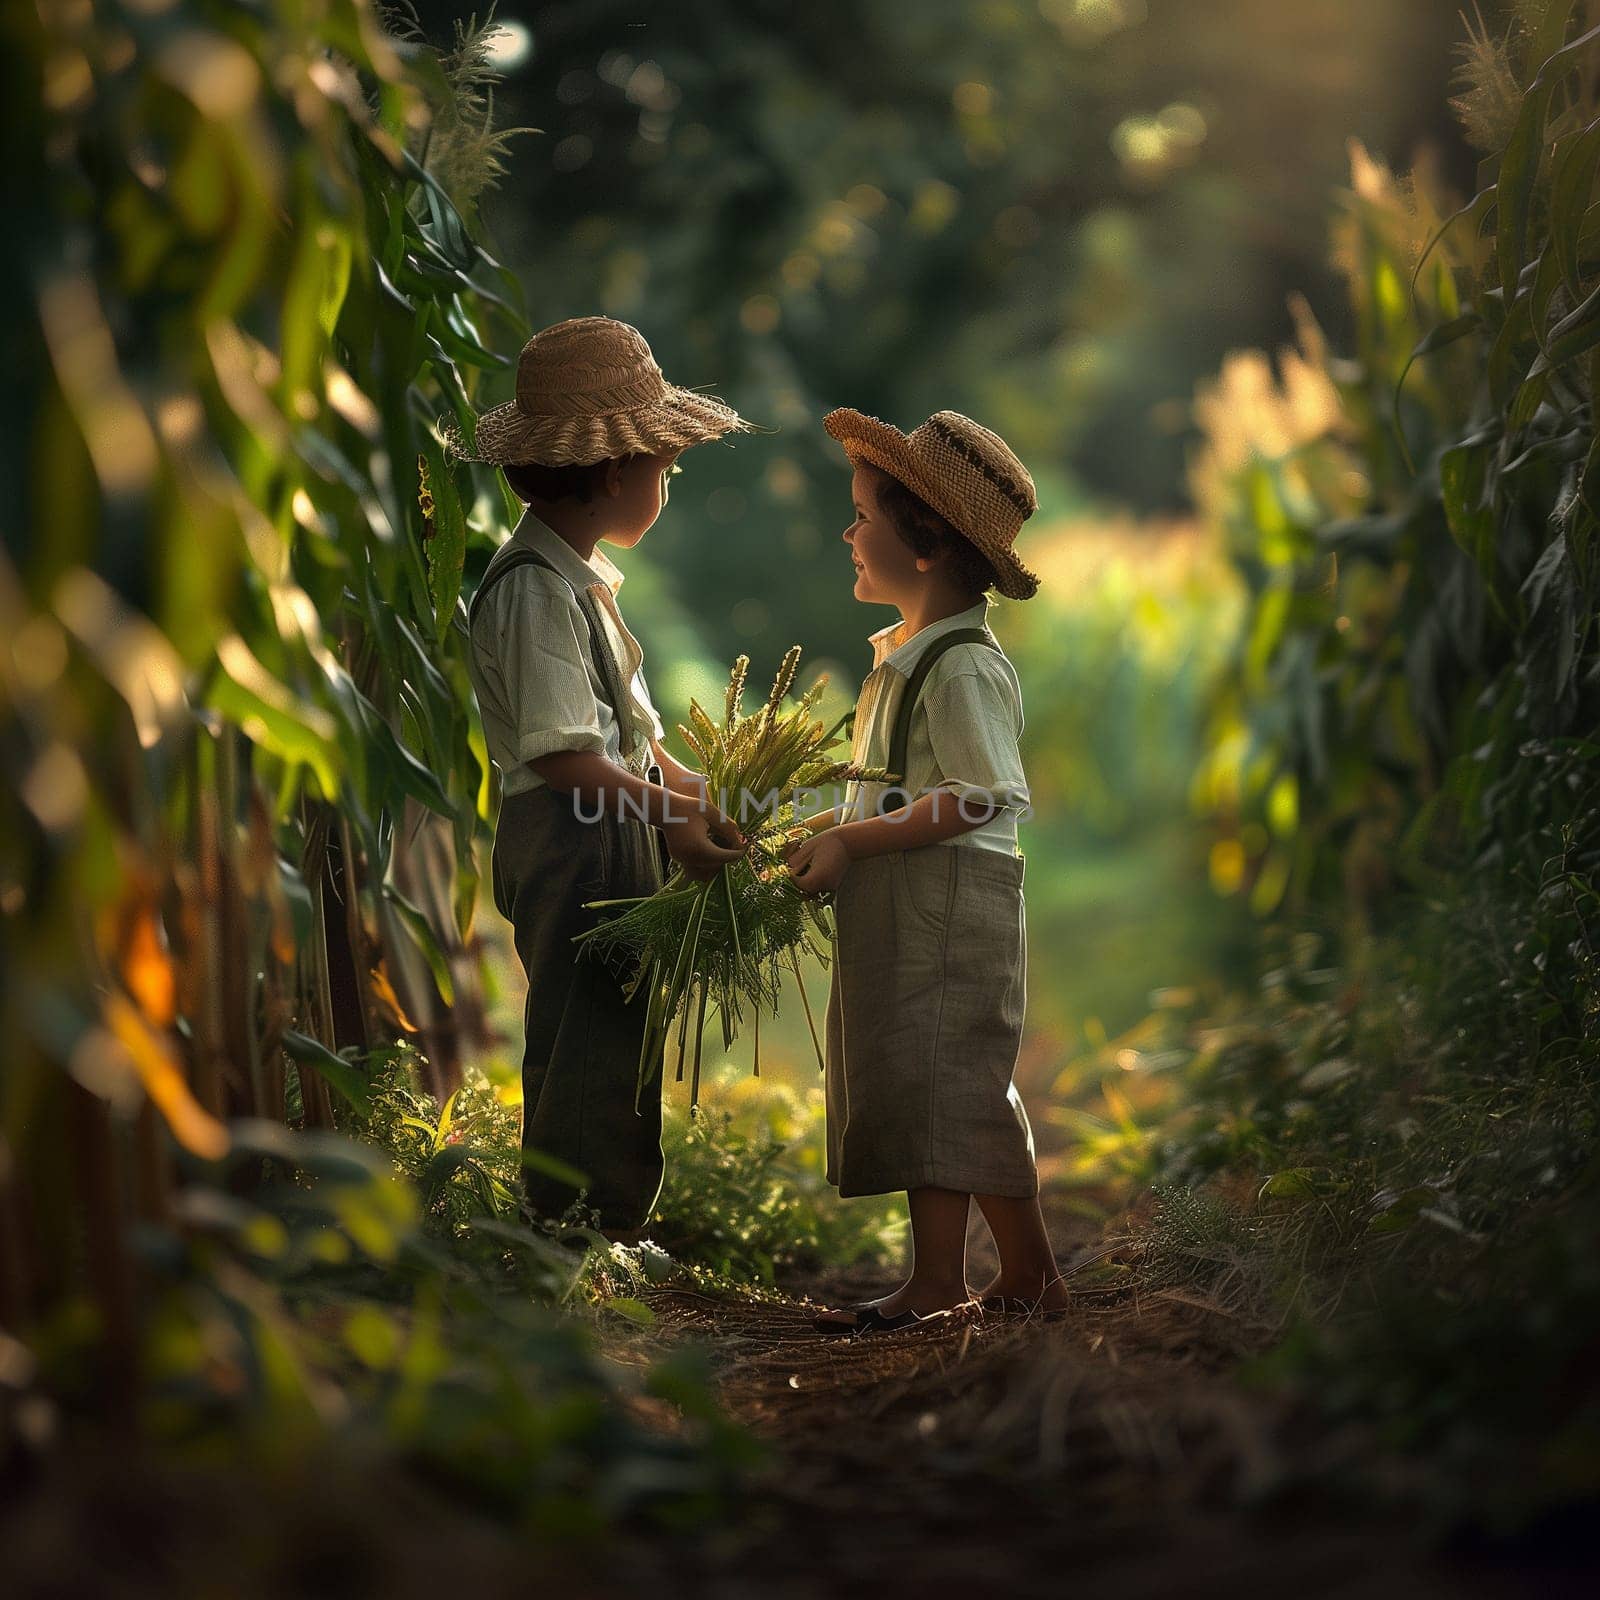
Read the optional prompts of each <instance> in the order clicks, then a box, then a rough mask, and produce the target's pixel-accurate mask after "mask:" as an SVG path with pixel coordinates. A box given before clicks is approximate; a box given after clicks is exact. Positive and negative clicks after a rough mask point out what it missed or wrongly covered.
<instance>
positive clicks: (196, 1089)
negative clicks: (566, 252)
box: [0, 0, 521, 1322]
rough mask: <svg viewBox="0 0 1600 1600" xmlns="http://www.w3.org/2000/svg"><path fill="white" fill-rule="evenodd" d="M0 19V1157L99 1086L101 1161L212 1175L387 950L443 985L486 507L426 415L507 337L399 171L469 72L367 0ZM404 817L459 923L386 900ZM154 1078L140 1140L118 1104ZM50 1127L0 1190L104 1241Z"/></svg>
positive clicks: (450, 227) (344, 1016)
mask: <svg viewBox="0 0 1600 1600" xmlns="http://www.w3.org/2000/svg"><path fill="white" fill-rule="evenodd" d="M8 33H9V34H10V35H11V36H12V42H13V43H14V45H15V52H14V54H15V59H16V62H17V64H18V66H19V68H20V70H21V71H22V74H23V78H24V82H23V84H22V86H21V91H20V92H19V93H18V94H17V95H15V96H13V97H11V99H10V100H9V102H8V107H7V115H8V117H10V118H11V119H13V120H14V121H16V122H17V123H18V124H19V125H20V127H21V129H22V132H23V133H24V135H25V136H24V137H22V138H19V139H18V140H17V141H16V142H15V148H16V149H17V150H18V151H19V160H21V163H22V169H21V171H20V174H19V179H20V196H19V204H20V205H21V207H22V209H21V211H19V213H18V221H19V228H20V232H21V235H22V237H24V238H25V239H26V244H25V246H24V247H23V250H22V252H20V253H19V255H20V256H23V257H25V258H26V259H25V261H24V263H23V264H24V266H25V271H24V273H23V279H24V281H23V282H21V283H19V284H17V285H14V288H15V291H16V292H15V293H14V295H13V302H12V303H13V305H14V307H15V309H16V314H17V316H18V318H19V320H20V325H21V326H22V328H23V334H22V336H21V347H22V351H23V354H24V358H25V359H24V360H23V363H22V365H21V368H20V370H19V372H18V373H17V382H18V383H19V384H20V386H21V399H22V403H23V406H24V409H25V411H26V412H27V414H29V415H31V416H33V417H35V418H37V419H38V421H37V426H36V427H33V428H31V429H18V430H11V431H10V432H8V434H7V436H6V441H5V446H4V448H5V450H6V452H7V454H6V460H5V469H6V472H7V476H8V481H10V482H11V483H12V484H13V486H14V488H15V490H16V494H17V497H18V500H19V503H20V505H21V509H22V516H21V517H20V519H19V520H18V521H17V522H16V523H15V524H12V523H8V527H7V545H6V554H5V557H4V560H3V561H0V614H3V619H4V621H3V626H4V631H5V633H6V634H7V636H8V637H9V638H12V639H15V640H18V641H21V642H22V646H23V648H22V649H21V650H20V652H8V653H7V655H6V657H5V659H4V663H3V665H0V672H3V694H0V736H3V738H4V743H5V751H6V762H5V775H4V786H3V788H0V818H3V837H4V845H3V847H0V850H3V854H0V878H3V882H4V885H5V892H4V924H3V933H0V937H3V940H4V955H5V961H4V970H5V978H4V980H3V981H4V988H3V992H0V1005H3V1011H0V1015H3V1020H4V1025H5V1027H6V1029H7V1036H8V1038H9V1039H11V1040H12V1042H13V1056H12V1063H11V1065H12V1070H11V1071H10V1072H8V1074H7V1077H6V1081H5V1088H4V1116H5V1127H4V1132H5V1137H6V1139H7V1140H8V1142H10V1143H12V1144H14V1143H15V1141H16V1139H17V1136H18V1134H19V1132H20V1129H21V1127H22V1126H23V1125H24V1124H25V1123H26V1122H28V1121H29V1120H30V1117H31V1115H32V1113H31V1111H30V1108H33V1109H34V1110H36V1109H37V1107H38V1106H39V1105H40V1104H41V1103H43V1104H53V1105H56V1106H58V1107H60V1106H64V1105H69V1104H73V1103H76V1098H77V1096H78V1095H79V1094H87V1095H88V1096H90V1097H92V1098H96V1099H99V1100H100V1101H101V1102H102V1106H104V1105H105V1104H108V1103H109V1104H110V1105H111V1106H113V1107H115V1109H116V1112H117V1115H116V1116H115V1117H112V1118H110V1119H109V1120H107V1121H106V1122H105V1126H104V1128H103V1130H102V1132H101V1133H100V1134H98V1135H97V1137H103V1138H104V1140H105V1142H106V1148H105V1150H104V1153H103V1159H105V1160H106V1161H107V1162H109V1163H110V1164H111V1169H112V1173H113V1174H115V1173H117V1172H120V1171H121V1170H122V1169H123V1168H124V1167H128V1168H129V1169H130V1170H131V1169H132V1168H134V1167H137V1168H138V1169H139V1170H141V1171H145V1172H147V1173H150V1174H154V1175H164V1174H165V1173H166V1172H167V1170H168V1165H169V1163H170V1159H171V1158H170V1155H169V1154H168V1153H167V1151H166V1150H165V1148H164V1138H163V1135H162V1121H164V1122H165V1124H166V1127H167V1128H168V1129H170V1130H171V1132H172V1134H173V1135H174V1136H175V1137H176V1139H177V1141H178V1142H179V1144H181V1145H182V1146H183V1147H184V1148H186V1149H187V1150H189V1151H191V1152H193V1153H196V1154H200V1155H206V1156H215V1155H216V1154H218V1153H219V1151H220V1150H222V1149H223V1148H225V1147H226V1142H227V1135H226V1132H225V1125H226V1122H227V1120H228V1119H229V1118H231V1117H234V1116H239V1115H248V1116H265V1117H269V1118H282V1117H283V1116H284V1115H285V1113H286V1111H287V1109H288V1106H289V1103H290V1099H291V1097H292V1098H293V1099H294V1101H295V1102H296V1103H297V1109H298V1111H299V1114H300V1116H301V1117H302V1118H303V1120H304V1121H305V1122H306V1123H307V1124H308V1125H313V1126H323V1127H327V1126H330V1125H331V1124H332V1121H333V1115H332V1105H333V1102H332V1099H331V1098H330V1095H331V1096H335V1097H337V1098H338V1099H339V1100H340V1101H341V1102H348V1103H351V1104H353V1105H356V1106H360V1105H362V1104H364V1102H365V1100H366V1098H367V1087H366V1085H365V1083H364V1082H363V1080H362V1078H361V1074H360V1071H359V1070H358V1064H359V1062H360V1060H361V1058H362V1056H363V1054H364V1052H366V1051H368V1050H370V1049H371V1048H372V1046H373V1045H374V1044H375V1043H376V1042H377V1041H379V1040H381V1039H383V1038H385V1037H386V1036H387V1037H392V1036H393V1034H394V1032H395V1031H397V1024H398V1023H399V1021H400V1020H401V1018H402V1017H403V1013H404V1010H405V1007H406V1005H407V1004H408V1001H409V996H408V999H404V1000H403V999H402V998H401V997H400V995H399V994H397V992H396V986H397V985H400V986H401V987H405V982H404V976H405V975H404V973H403V971H402V969H401V967H400V965H399V963H397V962H396V960H395V958H396V956H397V954H399V953H402V952H404V953H407V954H412V953H414V954H415V955H416V957H417V960H416V961H415V963H414V967H415V970H416V971H417V972H420V973H421V974H422V977H421V978H420V980H419V981H414V982H413V985H412V991H411V992H412V994H413V995H414V996H415V997H416V998H417V999H420V1000H422V1001H424V1002H427V1003H430V1004H436V1003H437V1001H439V1000H443V1001H448V999H449V998H450V996H451V994H452V975H451V970H450V965H449V961H448V958H447V956H446V954H445V951H446V949H447V948H448V947H450V946H452V945H458V944H459V941H460V938H461V934H462V933H463V931H464V930H465V928H466V927H467V926H468V924H469V923H470V920H471V916H472V911H473V905H474V901H475V897H476V881H477V879H476V867H475V857H474V846H475V843H476V841H477V837H478V834H479V831H480V829H481V827H482V824H483V807H484V806H485V805H486V804H487V802H488V798H489V788H488V783H487V763H486V761H485V760H484V758H483V754H482V739H481V734H480V733H479V731H478V730H477V728H476V727H475V724H474V713H473V711H472V700H471V694H470V688H469V685H468V680H467V676H466V671H465V664H464V657H463V640H464V637H465V635H464V627H463V623H462V620H461V618H462V610H461V607H460V604H459V594H458V591H459V588H460V584H461V580H462V572H463V566H464V555H465V546H466V542H467V539H468V536H469V533H470V532H471V531H472V530H471V529H470V528H469V526H468V522H467V517H468V511H467V510H466V509H464V508H471V507H473V506H474V505H475V504H476V501H477V495H476V492H475V490H474V489H473V487H472V484H471V481H470V479H469V477H468V475H467V474H466V473H465V472H464V471H462V470H459V469H455V468H452V467H449V466H447V465H446V464H445V462H444V461H443V459H442V457H441V456H440V454H439V451H438V448H437V445H436V443H435V442H434V440H433V437H432V434H431V431H430V429H431V419H432V417H433V415H434V414H435V412H436V411H437V410H438V409H439V408H440V407H442V406H447V407H450V408H452V409H454V410H455V411H456V412H457V413H458V414H462V415H464V414H465V413H466V409H467V406H468V403H469V402H468V390H469V389H470V388H471V387H473V386H475V384H476V382H477V375H478V374H479V373H480V372H481V371H483V370H487V369H492V368H494V367H495V366H496V365H497V364H498V362H499V359H500V358H499V357H498V356H495V355H492V354H490V351H489V347H490V346H491V345H496V344H501V343H503V342H504V341H505V340H506V339H507V338H508V337H514V336H515V335H516V333H517V331H518V330H519V329H520V326H521V324H520V322H519V320H518V319H517V317H516V315H515V313H513V312H511V311H509V310H508V309H507V302H506V299H505V297H506V296H507V295H513V296H514V294H515V290H516V286H515V283H514V282H513V281H512V280H511V279H510V278H509V275H508V274H506V273H505V272H504V271H503V270H502V269H501V268H499V267H498V266H497V264H496V263H495V262H494V261H493V260H492V259H491V258H490V257H488V256H487V255H486V254H485V253H484V252H483V250H482V249H481V247H480V246H479V245H478V244H477V243H476V242H475V240H474V239H473V237H472V235H471V233H470V231H469V230H468V228H467V225H466V224H465V223H464V222H463V220H462V218H461V216H460V214H459V213H458V211H457V209H456V207H455V206H454V204H453V203H452V201H451V200H450V198H449V197H448V195H447V194H446V192H445V191H444V189H443V188H442V187H441V186H440V184H439V183H438V182H437V181H436V179H435V178H434V177H433V176H432V175H431V174H430V173H429V172H428V171H427V170H426V169H425V168H424V166H423V165H421V164H420V163H419V162H418V161H417V160H415V159H414V158H412V157H410V156H409V155H408V154H407V153H406V150H405V140H406V139H407V138H408V137H409V135H410V133H411V132H412V130H413V128H414V127H415V126H416V125H419V124H420V123H425V122H426V121H427V120H428V117H429V115H430V110H429V107H430V100H429V96H430V94H431V93H434V92H435V91H437V92H440V93H447V92H449V91H450V84H451V82H452V81H454V79H452V76H451V75H452V73H455V76H456V77H457V78H459V76H460V73H459V71H457V67H458V66H459V63H457V64H456V66H452V64H451V63H450V62H444V63H443V64H442V65H441V62H440V61H439V60H438V59H437V57H436V54H435V53H434V52H432V51H431V50H429V49H428V48H426V47H425V46H421V45H412V46H409V47H407V49H406V51H405V52H404V53H402V52H401V51H398V50H397V48H396V43H395V41H394V40H392V39H390V38H388V37H387V36H385V35H384V34H383V33H382V32H381V31H380V29H379V28H378V27H377V26H376V24H375V22H374V20H373V18H372V16H371V14H370V13H369V11H368V10H367V9H366V8H365V7H364V6H362V5H359V4H352V3H350V0H318V3H317V4H314V5H311V6H309V7H306V6H298V5H297V6H288V5H279V6H269V7H267V8H266V9H265V10H264V11H260V12H259V13H258V12H248V13H247V12H243V11H241V10H240V9H239V8H237V7H231V6H225V5H219V4H210V3H205V0H197V3H195V4H192V5H190V6H188V7H186V8H185V9H184V10H183V11H182V13H181V14H178V15H172V16H169V15H167V14H166V13H163V14H162V15H161V16H160V17H159V18H157V17H156V16H154V15H153V14H151V13H150V12H149V9H148V8H147V7H140V6H136V5H128V6H124V5H120V4H108V5H105V6H99V7H93V8H90V7H79V8H61V7H45V8H42V9H27V8H24V10H23V11H19V12H16V13H15V14H14V15H11V16H10V17H9V20H8ZM460 48H461V49H462V50H466V51H467V52H468V54H470V53H471V50H472V49H473V48H476V47H475V46H472V45H471V42H470V39H467V38H466V37H465V36H464V39H463V41H462V43H461V46H460ZM9 147H11V145H10V144H9V143H8V148H9ZM16 259H17V258H14V261H15V260H16ZM423 490H426V491H427V493H426V494H423V492H422V491H423ZM421 829H436V830H438V832H439V834H440V836H441V837H442V839H443V840H444V841H446V847H445V853H446V855H447V856H449V855H453V861H454V876H455V882H454V884H453V885H452V886H451V888H452V889H453V893H447V894H446V895H445V896H444V897H443V898H444V903H446V904H453V907H454V913H455V915H454V919H453V925H452V923H451V919H450V918H449V917H448V916H447V917H446V918H444V919H443V923H442V925H441V923H439V922H435V921H433V920H430V918H429V917H428V916H426V915H424V914H423V913H422V912H421V911H420V910H419V909H418V908H417V907H416V906H415V905H414V904H413V903H412V902H411V900H410V899H408V897H407V895H406V893H405V892H404V891H403V889H402V888H401V886H400V880H399V877H398V876H397V873H398V871H399V869H400V867H401V866H402V865H403V862H402V860H401V859H400V858H401V857H403V855H404V854H405V851H406V848H407V846H408V845H409V844H410V843H411V842H412V840H413V839H414V837H415V835H416V833H417V832H418V831H419V830H421ZM391 972H392V973H393V974H394V976H393V978H391ZM145 1094H148V1096H149V1097H150V1099H151V1101H152V1102H153V1104H154V1105H155V1107H156V1108H157V1109H158V1110H159V1112H160V1114H161V1117H160V1120H157V1119H156V1118H152V1117H145V1118H141V1119H137V1120H133V1121H130V1120H129V1119H130V1116H131V1113H132V1111H133V1109H134V1107H136V1106H137V1104H138V1102H139V1100H140V1099H141V1097H142V1096H143V1095H145ZM61 1115H62V1113H61V1112H60V1111H59V1110H58V1111H57V1113H56V1114H55V1115H54V1116H53V1118H52V1117H47V1118H46V1119H45V1121H44V1123H43V1126H44V1127H46V1128H49V1129H51V1130H53V1131H52V1132H51V1133H50V1134H49V1135H48V1136H47V1137H46V1138H45V1139H44V1140H43V1141H42V1142H38V1143H37V1144H36V1146H35V1148H33V1149H31V1150H28V1151H26V1152H24V1153H23V1154H21V1155H20V1156H19V1157H18V1158H17V1159H16V1161H15V1164H13V1162H12V1161H11V1160H10V1159H8V1160H7V1162H6V1163H5V1165H6V1167H7V1171H8V1176H7V1177H6V1178H5V1179H3V1180H0V1189H7V1192H8V1193H12V1192H13V1191H11V1190H10V1189H8V1188H7V1186H8V1185H16V1186H17V1187H16V1189H15V1191H14V1193H15V1195H16V1196H18V1197H20V1196H22V1195H24V1194H26V1193H27V1192H28V1191H29V1190H30V1189H34V1190H35V1193H34V1196H33V1199H32V1200H31V1201H30V1202H26V1210H27V1211H28V1213H29V1214H30V1215H31V1216H32V1217H35V1218H38V1219H45V1218H49V1217H52V1216H59V1217H60V1219H61V1221H60V1227H61V1228H62V1230H63V1234H64V1235H65V1234H70V1233H71V1231H72V1230H73V1229H75V1228H77V1227H79V1226H88V1227H89V1229H90V1231H92V1232H96V1233H101V1234H104V1233H105V1232H106V1229H107V1227H108V1226H109V1219H107V1218H105V1217H100V1218H97V1219H94V1220H93V1221H89V1222H86V1221H85V1219H82V1218H79V1217H77V1216H76V1215H75V1210H74V1207H75V1206H76V1204H78V1203H79V1202H80V1201H81V1199H82V1197H81V1196H80V1197H75V1199H74V1202H73V1204H71V1205H68V1206H67V1207H65V1208H63V1207H61V1206H58V1205H55V1204H50V1203H44V1204H41V1203H40V1202H41V1201H42V1200H43V1199H44V1195H45V1193H46V1191H47V1190H48V1187H49V1185H50V1183H51V1181H52V1180H50V1178H49V1177H48V1175H47V1168H48V1166H49V1165H50V1163H51V1162H52V1161H53V1160H56V1159H57V1158H58V1157H59V1155H60V1154H61V1152H60V1151H59V1150H52V1147H51V1144H50V1140H51V1139H52V1138H58V1137H62V1138H64V1137H67V1135H66V1134H65V1132H64V1128H63V1125H62V1124H61V1120H60V1119H61ZM105 1116H106V1113H105V1112H104V1111H103V1110H96V1111H95V1112H94V1113H93V1116H92V1120H96V1121H98V1120H100V1119H101V1118H103V1117H105ZM35 1125H38V1124H37V1121H36V1119H35ZM79 1136H80V1137H81V1130H80V1135H79ZM97 1159H98V1158H97ZM169 1189H170V1181H169V1180H167V1179H166V1178H165V1177H162V1178H161V1181H159V1182H158V1183H157V1190H156V1192H155V1193H154V1194H153V1195H152V1196H151V1198H150V1202H149V1203H150V1204H151V1205H152V1206H153V1207H154V1212H155V1214H156V1215H158V1216H159V1215H162V1214H164V1209H165V1206H166V1204H167V1202H168V1198H169V1196H168V1193H167V1191H168V1190H169ZM117 1192H118V1185H117V1183H116V1182H115V1181H114V1179H113V1182H112V1184H111V1187H110V1188H109V1189H108V1190H107V1193H106V1195H105V1197H104V1199H105V1201H106V1203H107V1204H109V1205H113V1206H115V1205H119V1204H120V1203H121V1202H120V1201H119V1200H118V1199H117V1198H116V1195H117ZM8 1203H14V1204H18V1205H23V1204H24V1201H23V1200H22V1199H20V1198H17V1199H15V1200H12V1201H10V1202H8ZM46 1226H47V1227H48V1225H46ZM121 1232H122V1228H121V1226H120V1225H118V1226H116V1227H113V1228H112V1229H111V1236H112V1237H120V1234H121ZM66 1246H67V1241H66V1238H65V1237H64V1236H63V1237H61V1238H57V1239H55V1240H54V1241H52V1242H46V1241H44V1240H41V1241H40V1254H41V1256H42V1257H44V1258H49V1257H52V1256H55V1257H58V1258H59V1259H60V1260H61V1261H62V1263H63V1265H64V1266H65V1264H66V1263H69V1262H72V1261H74V1260H75V1259H76V1252H75V1251H73V1250H72V1249H70V1248H67V1247H66ZM52 1276H53V1275H52V1274H43V1275H41V1274H37V1273H28V1272H24V1273H22V1274H21V1277H20V1279H19V1280H18V1283H15V1284H4V1285H0V1312H3V1313H5V1314H7V1315H8V1320H9V1319H10V1318H15V1319H16V1320H17V1321H19V1322H21V1321H25V1320H26V1319H27V1317H28V1316H29V1315H31V1314H33V1313H35V1312H37V1311H38V1310H40V1309H42V1305H43V1304H46V1303H48V1301H49V1298H50V1296H51V1295H52V1294H53V1293H56V1292H58V1291H59V1290H60V1288H61V1287H62V1285H60V1284H58V1283H57V1284H52V1283H51V1281H50V1280H51V1278H52ZM30 1280H31V1284H32V1290H31V1291H30V1292H33V1293H36V1294H37V1295H38V1296H39V1297H40V1303H37V1304H33V1305H29V1306H24V1305H21V1304H16V1303H13V1296H15V1295H18V1294H21V1293H22V1292H23V1291H22V1289H21V1288H20V1284H21V1283H22V1282H26V1281H30ZM99 1288H100V1290H101V1291H103V1292H111V1284H110V1282H109V1281H108V1282H106V1283H103V1284H101V1285H100V1286H99ZM128 1310H129V1308H128V1307H126V1306H124V1307H123V1308H122V1310H121V1311H120V1312H119V1314H118V1320H121V1319H122V1318H123V1317H124V1316H125V1315H126V1314H127V1313H128Z"/></svg>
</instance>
